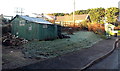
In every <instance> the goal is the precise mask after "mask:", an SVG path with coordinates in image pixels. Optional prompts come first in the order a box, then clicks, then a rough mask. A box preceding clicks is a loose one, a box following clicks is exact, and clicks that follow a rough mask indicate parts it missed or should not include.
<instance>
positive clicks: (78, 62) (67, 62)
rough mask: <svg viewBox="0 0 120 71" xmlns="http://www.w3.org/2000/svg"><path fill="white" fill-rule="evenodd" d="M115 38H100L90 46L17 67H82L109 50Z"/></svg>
mask: <svg viewBox="0 0 120 71" xmlns="http://www.w3.org/2000/svg"><path fill="white" fill-rule="evenodd" d="M115 40H116V38H115V37H113V38H112V39H108V40H101V41H100V42H98V43H96V44H95V45H93V46H92V47H90V48H84V49H81V50H78V51H74V52H72V53H67V54H65V55H62V56H58V57H55V58H51V59H47V60H44V61H41V62H38V63H35V64H31V65H28V66H24V67H20V68H17V69H82V68H83V67H85V66H86V65H87V64H89V63H90V62H91V61H94V60H96V59H97V58H99V57H102V56H104V54H107V53H108V52H109V51H111V50H112V49H113V44H114V42H115Z"/></svg>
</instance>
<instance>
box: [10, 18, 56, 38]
mask: <svg viewBox="0 0 120 71" xmlns="http://www.w3.org/2000/svg"><path fill="white" fill-rule="evenodd" d="M21 20H23V19H22V18H20V17H18V18H15V19H14V20H13V21H12V22H11V23H12V34H14V35H18V36H19V37H23V38H25V39H27V40H33V39H38V40H47V39H55V38H57V34H58V33H57V25H53V24H52V25H50V24H49V25H48V24H37V23H32V22H29V21H25V20H24V21H25V22H24V23H22V25H20V21H21Z"/></svg>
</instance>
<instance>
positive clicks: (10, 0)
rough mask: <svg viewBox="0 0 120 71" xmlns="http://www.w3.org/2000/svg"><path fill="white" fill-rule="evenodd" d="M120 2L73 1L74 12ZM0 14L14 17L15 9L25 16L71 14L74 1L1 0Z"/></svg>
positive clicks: (110, 5) (99, 0)
mask: <svg viewBox="0 0 120 71" xmlns="http://www.w3.org/2000/svg"><path fill="white" fill-rule="evenodd" d="M119 1H120V0H75V10H83V9H89V8H99V7H103V8H109V7H118V2H119ZM0 2H1V4H0V14H4V15H9V16H10V15H11V16H14V15H16V13H15V12H16V9H17V8H23V11H24V14H25V15H30V14H32V13H37V14H41V13H71V12H72V11H73V8H74V7H73V2H74V0H2V1H0Z"/></svg>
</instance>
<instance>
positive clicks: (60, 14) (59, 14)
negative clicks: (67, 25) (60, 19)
mask: <svg viewBox="0 0 120 71" xmlns="http://www.w3.org/2000/svg"><path fill="white" fill-rule="evenodd" d="M53 15H54V16H64V15H65V13H53Z"/></svg>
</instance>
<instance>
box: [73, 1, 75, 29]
mask: <svg viewBox="0 0 120 71" xmlns="http://www.w3.org/2000/svg"><path fill="white" fill-rule="evenodd" d="M73 24H74V27H75V0H73Z"/></svg>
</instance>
